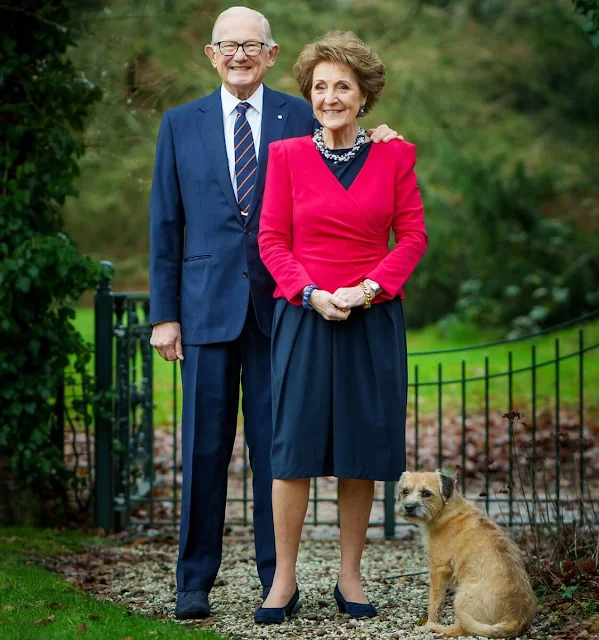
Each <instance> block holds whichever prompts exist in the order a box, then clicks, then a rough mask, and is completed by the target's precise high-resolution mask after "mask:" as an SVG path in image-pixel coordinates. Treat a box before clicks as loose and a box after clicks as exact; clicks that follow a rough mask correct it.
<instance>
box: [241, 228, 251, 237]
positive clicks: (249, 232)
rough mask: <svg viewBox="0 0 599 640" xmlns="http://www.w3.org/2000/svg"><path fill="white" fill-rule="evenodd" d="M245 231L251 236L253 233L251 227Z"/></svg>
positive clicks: (245, 233)
mask: <svg viewBox="0 0 599 640" xmlns="http://www.w3.org/2000/svg"><path fill="white" fill-rule="evenodd" d="M243 233H244V235H246V236H251V235H252V230H251V229H246V230H245V231H244V232H243Z"/></svg>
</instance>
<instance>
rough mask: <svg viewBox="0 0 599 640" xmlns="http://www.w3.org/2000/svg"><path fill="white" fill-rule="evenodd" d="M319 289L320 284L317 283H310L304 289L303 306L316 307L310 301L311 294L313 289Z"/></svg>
mask: <svg viewBox="0 0 599 640" xmlns="http://www.w3.org/2000/svg"><path fill="white" fill-rule="evenodd" d="M315 289H318V286H317V285H315V284H309V285H308V286H307V287H306V290H305V291H304V295H303V296H302V307H304V309H312V310H313V309H314V307H313V306H312V305H311V304H310V303H309V302H308V301H309V300H310V296H311V295H312V291H314V290H315Z"/></svg>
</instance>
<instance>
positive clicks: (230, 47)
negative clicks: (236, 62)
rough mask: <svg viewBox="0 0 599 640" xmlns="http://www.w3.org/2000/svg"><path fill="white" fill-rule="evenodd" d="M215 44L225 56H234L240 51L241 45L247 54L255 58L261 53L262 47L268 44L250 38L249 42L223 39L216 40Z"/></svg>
mask: <svg viewBox="0 0 599 640" xmlns="http://www.w3.org/2000/svg"><path fill="white" fill-rule="evenodd" d="M213 46H215V47H218V48H219V50H220V52H221V53H222V54H223V56H234V55H235V54H236V53H237V52H238V51H239V47H241V48H242V49H243V52H244V53H245V55H246V56H249V57H250V58H254V57H255V56H259V55H260V53H261V51H262V47H264V46H266V43H265V42H257V41H256V40H248V41H247V42H234V41H232V40H222V41H221V42H215V43H214V45H213Z"/></svg>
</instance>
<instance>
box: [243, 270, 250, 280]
mask: <svg viewBox="0 0 599 640" xmlns="http://www.w3.org/2000/svg"><path fill="white" fill-rule="evenodd" d="M241 275H242V276H243V277H244V278H249V277H250V274H249V273H248V272H247V269H244V270H243V271H242V272H241Z"/></svg>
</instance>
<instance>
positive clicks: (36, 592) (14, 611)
mask: <svg viewBox="0 0 599 640" xmlns="http://www.w3.org/2000/svg"><path fill="white" fill-rule="evenodd" d="M92 542H94V541H93V539H92V538H89V537H86V536H84V535H82V534H79V533H76V532H65V533H61V534H60V535H57V534H56V533H55V532H54V531H52V530H45V531H41V530H36V529H31V528H8V529H6V528H4V529H0V638H6V639H7V640H9V639H10V640H29V639H30V638H31V639H32V640H39V639H40V638H43V639H44V640H46V639H48V640H51V639H53V638H60V639H61V640H62V639H68V638H73V639H75V638H90V639H93V640H104V639H106V640H121V639H123V638H127V637H128V638H130V639H131V640H147V639H148V638H164V639H166V638H197V639H198V640H224V639H223V637H222V636H219V635H216V634H215V633H213V632H210V631H205V630H195V629H194V630H192V629H188V628H185V627H182V626H180V625H178V624H176V623H174V622H171V621H160V620H154V619H151V618H147V617H142V616H139V615H136V614H132V613H131V612H130V611H127V610H125V609H124V608H122V607H119V606H117V605H112V604H109V603H106V602H101V601H100V600H96V599H94V598H92V597H91V596H88V595H87V594H86V593H84V592H83V591H80V590H79V589H76V588H75V587H73V586H71V585H69V584H67V583H66V582H64V581H63V580H61V579H60V578H59V577H58V576H57V575H56V574H54V573H52V572H50V571H48V570H46V569H44V568H42V567H40V566H38V564H39V561H40V560H41V559H42V558H44V557H48V556H53V555H59V554H60V555H62V554H69V553H74V552H77V551H80V550H82V549H83V547H84V545H86V544H90V543H92Z"/></svg>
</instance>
